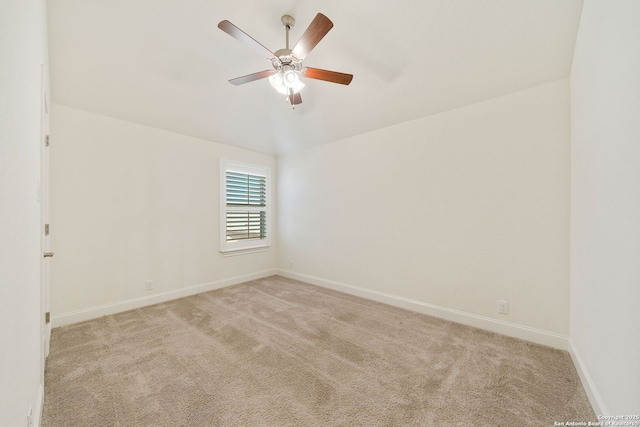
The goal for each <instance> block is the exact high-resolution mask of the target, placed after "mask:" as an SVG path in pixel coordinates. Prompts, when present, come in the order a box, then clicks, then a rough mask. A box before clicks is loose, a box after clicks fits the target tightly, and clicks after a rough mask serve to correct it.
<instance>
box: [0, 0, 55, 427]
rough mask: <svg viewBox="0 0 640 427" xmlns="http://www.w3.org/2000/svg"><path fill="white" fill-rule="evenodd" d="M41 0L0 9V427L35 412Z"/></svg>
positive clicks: (18, 0)
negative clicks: (30, 411) (30, 409)
mask: <svg viewBox="0 0 640 427" xmlns="http://www.w3.org/2000/svg"><path fill="white" fill-rule="evenodd" d="M46 31H47V30H46V4H45V2H44V0H2V4H1V6H0V343H2V344H1V346H0V425H3V426H24V425H26V422H27V413H28V411H29V408H30V407H31V408H32V411H33V418H37V414H39V412H40V411H39V406H40V403H41V401H39V400H40V399H41V398H42V396H41V394H40V393H41V391H40V381H41V376H42V373H43V371H44V367H43V366H42V364H41V360H40V354H41V351H42V348H41V344H40V334H41V330H40V328H41V323H40V320H41V318H42V310H41V301H40V299H41V292H40V260H41V256H42V253H41V248H40V204H39V203H38V200H37V189H38V181H39V179H40V132H41V105H42V104H41V99H42V89H41V87H42V85H41V75H42V71H41V65H42V64H47V42H46Z"/></svg>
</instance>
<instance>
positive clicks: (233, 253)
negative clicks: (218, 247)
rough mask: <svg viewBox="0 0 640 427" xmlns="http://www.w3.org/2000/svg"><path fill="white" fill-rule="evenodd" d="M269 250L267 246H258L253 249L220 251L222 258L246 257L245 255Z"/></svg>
mask: <svg viewBox="0 0 640 427" xmlns="http://www.w3.org/2000/svg"><path fill="white" fill-rule="evenodd" d="M268 249H269V246H260V247H255V248H244V249H227V250H224V251H220V253H221V254H222V256H224V257H229V256H238V255H247V254H255V253H259V252H266V251H267V250H268Z"/></svg>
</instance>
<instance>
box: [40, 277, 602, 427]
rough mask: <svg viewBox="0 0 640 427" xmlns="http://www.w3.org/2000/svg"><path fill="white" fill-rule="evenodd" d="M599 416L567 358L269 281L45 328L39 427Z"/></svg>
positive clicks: (482, 421) (474, 422)
mask: <svg viewBox="0 0 640 427" xmlns="http://www.w3.org/2000/svg"><path fill="white" fill-rule="evenodd" d="M556 421H557V422H567V421H584V422H587V421H597V420H596V417H595V414H594V412H593V410H592V409H591V406H590V405H589V401H588V399H587V396H586V394H585V392H584V389H583V387H582V384H581V382H580V379H579V378H578V375H577V373H576V370H575V367H574V366H573V364H572V361H571V358H570V357H569V354H568V353H567V352H565V351H561V350H556V349H552V348H549V347H544V346H540V345H536V344H532V343H529V342H525V341H522V340H518V339H514V338H509V337H506V336H503V335H499V334H494V333H490V332H486V331H483V330H480V329H476V328H472V327H468V326H463V325H460V324H457V323H452V322H448V321H444V320H441V319H437V318H434V317H430V316H426V315H422V314H418V313H414V312H411V311H407V310H403V309H400V308H396V307H392V306H389V305H385V304H381V303H377V302H374V301H370V300H366V299H362V298H358V297H355V296H351V295H347V294H343V293H339V292H335V291H332V290H328V289H324V288H320V287H316V286H312V285H308V284H305V283H302V282H299V281H295V280H291V279H286V278H283V277H280V276H272V277H268V278H265V279H260V280H255V281H251V282H247V283H243V284H240V285H236V286H231V287H227V288H224V289H219V290H216V291H211V292H206V293H202V294H198V295H194V296H191V297H187V298H181V299H178V300H173V301H169V302H166V303H162V304H157V305H153V306H149V307H144V308H141V309H136V310H132V311H128V312H124V313H120V314H115V315H112V316H106V317H102V318H99V319H95V320H91V321H86V322H82V323H77V324H74V325H69V326H65V327H61V328H56V329H54V330H53V332H52V342H51V352H50V355H49V358H48V359H47V364H46V371H45V403H44V412H43V419H42V426H43V427H74V426H81V427H88V426H92V427H96V426H118V427H125V426H126V427H141V426H154V427H158V426H170V427H176V426H229V427H231V426H553V425H554V422H556Z"/></svg>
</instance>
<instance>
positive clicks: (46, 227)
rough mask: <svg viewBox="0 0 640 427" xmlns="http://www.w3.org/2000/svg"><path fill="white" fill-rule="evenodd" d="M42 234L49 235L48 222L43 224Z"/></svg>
mask: <svg viewBox="0 0 640 427" xmlns="http://www.w3.org/2000/svg"><path fill="white" fill-rule="evenodd" d="M44 235H45V236H48V235H49V224H45V225H44Z"/></svg>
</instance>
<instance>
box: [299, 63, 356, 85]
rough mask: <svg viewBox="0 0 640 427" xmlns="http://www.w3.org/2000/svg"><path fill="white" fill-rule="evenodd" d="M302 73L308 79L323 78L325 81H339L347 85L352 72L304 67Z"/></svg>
mask: <svg viewBox="0 0 640 427" xmlns="http://www.w3.org/2000/svg"><path fill="white" fill-rule="evenodd" d="M302 75H303V76H305V77H309V78H310V79H316V80H324V81H325V82H331V83H340V84H341V85H348V84H349V83H351V80H352V79H353V75H352V74H345V73H339V72H337V71H327V70H321V69H319V68H310V67H305V68H303V69H302Z"/></svg>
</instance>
